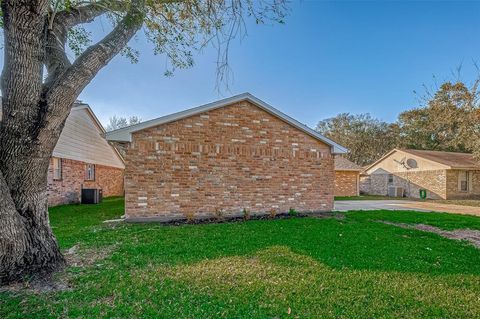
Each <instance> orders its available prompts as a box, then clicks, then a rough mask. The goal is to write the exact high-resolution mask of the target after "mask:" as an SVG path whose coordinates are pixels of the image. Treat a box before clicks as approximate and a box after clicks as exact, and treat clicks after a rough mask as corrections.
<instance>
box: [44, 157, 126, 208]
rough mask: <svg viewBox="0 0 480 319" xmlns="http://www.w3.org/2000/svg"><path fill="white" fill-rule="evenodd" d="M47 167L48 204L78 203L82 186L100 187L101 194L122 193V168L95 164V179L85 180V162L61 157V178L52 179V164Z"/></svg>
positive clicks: (117, 194)
mask: <svg viewBox="0 0 480 319" xmlns="http://www.w3.org/2000/svg"><path fill="white" fill-rule="evenodd" d="M52 162H53V161H52V160H50V166H49V168H48V203H49V205H50V206H55V205H60V204H69V203H78V202H79V201H80V194H81V189H82V185H83V188H101V189H103V196H104V197H107V196H121V195H123V170H122V169H120V168H115V167H109V166H103V165H95V181H85V163H84V162H81V161H74V160H69V159H62V179H61V180H53V166H52V165H53V164H52Z"/></svg>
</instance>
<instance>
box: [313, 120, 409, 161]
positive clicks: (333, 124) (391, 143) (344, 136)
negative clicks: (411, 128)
mask: <svg viewBox="0 0 480 319" xmlns="http://www.w3.org/2000/svg"><path fill="white" fill-rule="evenodd" d="M316 130H317V131H318V132H320V133H322V134H324V135H325V136H327V137H328V138H331V139H332V140H334V141H336V142H337V143H339V144H341V145H343V146H345V147H347V148H348V149H349V150H350V152H349V153H348V154H347V155H346V157H347V158H348V159H349V160H351V161H353V162H355V163H357V164H358V165H360V166H364V165H367V164H370V163H373V162H374V161H375V160H377V159H379V158H380V157H381V156H382V155H384V154H385V153H386V152H388V151H390V150H391V149H392V148H394V147H396V146H397V145H398V144H399V130H398V126H397V125H396V124H390V123H386V122H382V121H380V120H378V119H375V118H372V117H371V116H370V114H358V115H352V114H348V113H342V114H339V115H337V116H335V117H332V118H329V119H326V120H323V121H320V122H319V123H318V124H317V127H316Z"/></svg>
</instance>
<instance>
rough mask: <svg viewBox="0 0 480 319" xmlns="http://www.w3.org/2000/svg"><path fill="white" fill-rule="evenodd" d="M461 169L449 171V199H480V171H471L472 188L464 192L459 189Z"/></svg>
mask: <svg viewBox="0 0 480 319" xmlns="http://www.w3.org/2000/svg"><path fill="white" fill-rule="evenodd" d="M460 172H461V171H460V170H448V171H447V198H448V199H469V198H473V199H478V198H480V171H470V177H471V179H472V181H471V184H470V186H471V189H470V190H469V191H468V192H462V191H460V190H459V189H458V175H459V173H460Z"/></svg>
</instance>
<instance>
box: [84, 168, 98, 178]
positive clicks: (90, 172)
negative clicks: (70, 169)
mask: <svg viewBox="0 0 480 319" xmlns="http://www.w3.org/2000/svg"><path fill="white" fill-rule="evenodd" d="M95 170H96V167H95V164H85V180H86V181H94V180H95Z"/></svg>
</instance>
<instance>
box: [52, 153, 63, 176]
mask: <svg viewBox="0 0 480 319" xmlns="http://www.w3.org/2000/svg"><path fill="white" fill-rule="evenodd" d="M61 179H62V159H61V158H57V157H54V158H53V180H54V181H59V180H61Z"/></svg>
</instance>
